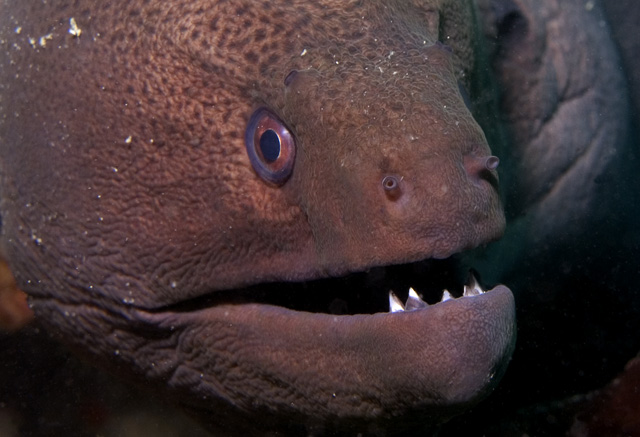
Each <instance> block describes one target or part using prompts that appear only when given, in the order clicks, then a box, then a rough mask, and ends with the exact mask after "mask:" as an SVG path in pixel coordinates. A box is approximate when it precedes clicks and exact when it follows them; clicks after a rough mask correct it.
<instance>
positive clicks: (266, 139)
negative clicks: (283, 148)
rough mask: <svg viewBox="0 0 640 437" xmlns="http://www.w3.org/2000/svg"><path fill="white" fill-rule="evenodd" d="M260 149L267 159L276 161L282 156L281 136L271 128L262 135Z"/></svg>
mask: <svg viewBox="0 0 640 437" xmlns="http://www.w3.org/2000/svg"><path fill="white" fill-rule="evenodd" d="M260 151H261V152H262V156H264V159H265V161H267V162H269V163H271V162H274V161H275V160H276V159H278V157H279V156H280V137H278V134H277V133H275V132H274V131H273V130H271V129H269V130H266V131H264V133H263V134H262V135H260Z"/></svg>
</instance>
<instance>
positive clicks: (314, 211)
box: [0, 0, 515, 432]
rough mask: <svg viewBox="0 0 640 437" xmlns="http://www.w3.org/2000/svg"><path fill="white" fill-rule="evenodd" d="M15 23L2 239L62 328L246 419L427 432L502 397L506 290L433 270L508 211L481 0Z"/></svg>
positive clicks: (65, 6)
mask: <svg viewBox="0 0 640 437" xmlns="http://www.w3.org/2000/svg"><path fill="white" fill-rule="evenodd" d="M205 3H206V4H205ZM0 16H1V17H2V18H1V22H0V24H1V28H0V32H1V35H0V36H1V38H0V40H1V41H2V44H3V46H2V54H1V56H0V61H1V62H2V68H1V69H0V72H1V74H2V77H1V78H0V83H2V84H3V86H4V87H5V88H4V89H3V97H2V98H3V100H2V101H0V106H1V108H0V109H1V113H2V117H1V120H0V138H1V147H2V153H1V155H2V160H1V163H0V170H1V176H2V180H1V186H2V187H1V196H0V198H1V204H0V207H1V214H2V219H3V223H2V224H3V235H2V236H3V244H4V246H5V250H6V252H7V253H8V254H9V257H10V259H11V263H12V267H13V269H14V270H15V272H16V276H17V278H18V280H19V282H20V286H21V287H22V288H23V289H24V290H25V291H27V292H28V293H29V294H30V296H31V305H32V307H33V309H34V311H35V313H36V315H37V317H38V318H39V319H40V320H41V321H42V323H43V324H44V325H45V326H47V327H48V328H49V329H50V330H51V332H53V333H55V334H56V335H57V336H59V337H60V338H62V339H63V340H64V341H65V342H67V343H68V344H70V345H71V346H72V347H74V348H75V349H76V350H78V352H80V353H82V354H84V355H86V356H88V357H91V358H93V359H94V360H97V361H98V362H99V363H101V364H102V365H104V366H105V367H108V368H111V369H115V370H117V371H119V372H121V373H123V374H125V375H128V376H129V377H132V378H134V379H135V380H136V381H138V382H140V381H142V382H143V383H146V384H148V385H150V386H153V387H154V388H156V389H159V390H161V391H162V392H163V393H165V394H166V395H167V396H168V397H170V398H171V399H173V400H176V401H177V402H180V403H182V404H184V405H186V406H187V407H189V408H191V409H192V410H193V411H196V412H198V413H199V414H200V415H201V417H202V418H203V420H204V421H208V422H210V423H211V424H212V425H211V426H212V427H215V426H217V424H221V423H227V424H229V423H231V425H229V426H232V427H233V428H232V429H234V430H235V431H237V432H240V431H241V430H243V429H245V428H246V430H252V429H257V428H274V429H276V428H282V427H284V428H287V427H292V426H293V427H295V426H297V425H291V423H300V424H302V425H301V426H306V427H307V428H308V429H311V430H313V429H316V430H331V429H340V430H343V431H344V430H349V429H352V430H354V431H355V430H369V431H371V430H373V429H374V428H376V429H387V430H389V429H396V430H397V429H402V427H404V426H411V425H412V424H414V425H415V424H416V423H417V424H419V426H423V427H428V426H431V425H433V424H436V423H438V422H440V421H442V420H446V419H447V418H449V417H451V416H452V415H454V414H456V413H458V412H460V411H461V410H463V409H464V408H466V407H468V406H470V405H472V404H473V403H475V402H477V401H478V400H479V399H481V398H482V397H484V396H485V395H486V394H487V393H488V392H489V391H490V390H491V389H492V388H493V387H494V385H495V384H496V382H497V380H498V379H499V377H500V376H501V374H502V373H503V371H504V369H505V367H506V363H507V362H508V360H509V357H510V355H511V352H512V350H513V343H514V339H515V323H514V301H513V296H512V294H511V292H510V291H509V290H508V289H507V288H506V287H504V286H497V287H496V288H494V289H493V290H490V291H488V292H484V291H482V290H481V289H480V287H479V286H478V285H477V283H475V282H474V281H473V280H472V281H471V282H470V283H469V284H468V285H467V286H466V287H465V288H459V289H457V292H456V287H457V285H451V284H449V285H446V286H447V287H449V289H450V290H451V291H452V293H449V292H446V293H445V294H444V296H443V295H442V288H441V285H442V284H443V283H446V282H447V281H448V280H450V278H447V277H446V275H443V274H442V273H438V271H439V270H440V267H441V266H443V265H445V264H448V263H447V261H442V260H444V259H447V258H450V257H452V256H453V255H455V254H456V253H458V252H461V251H465V250H467V249H471V248H474V247H476V246H478V245H482V244H485V243H487V242H489V241H491V240H494V239H496V238H498V237H499V236H500V235H501V234H502V232H503V228H504V224H505V222H504V216H503V212H502V207H501V204H500V200H499V195H498V190H497V185H498V177H497V173H496V166H497V164H498V160H497V158H496V157H494V156H492V154H491V152H490V150H489V147H488V145H487V140H486V138H485V136H484V134H483V132H482V130H481V128H480V127H479V126H478V124H477V123H476V122H475V121H474V119H473V117H472V115H471V112H470V110H469V109H468V108H467V105H466V104H465V99H464V98H463V94H464V93H463V92H462V91H461V90H462V88H464V87H465V86H467V87H468V86H469V85H470V84H471V80H472V79H471V78H472V76H473V70H474V68H475V62H476V61H475V60H474V54H473V45H474V43H473V40H474V35H475V34H474V30H473V11H472V10H471V6H470V3H467V2H460V1H440V2H432V1H416V2H400V1H398V2H361V1H347V2H342V1H341V2H335V1H328V0H327V1H320V2H301V1H276V2H273V1H255V0H252V1H251V2H249V1H237V2H222V1H219V2H203V1H186V0H175V1H169V2H160V1H128V2H124V1H112V2H93V1H88V0H81V1H75V2H65V1H61V2H57V3H56V5H55V7H54V6H50V5H45V4H41V2H22V3H12V4H11V5H10V6H7V5H3V6H0ZM440 41H443V42H445V43H446V45H445V44H443V43H442V42H440ZM443 278H444V279H443ZM410 287H413V288H410ZM452 287H453V288H452ZM434 289H437V290H434ZM410 290H411V291H410ZM390 291H391V293H390ZM451 294H454V295H456V294H457V295H459V296H460V295H461V296H460V297H458V298H455V299H449V297H450V295H451ZM420 295H422V297H420ZM398 296H400V297H398ZM441 299H442V300H443V301H442V302H440V300H441ZM405 301H406V304H405V303H403V302H405ZM427 302H429V303H430V305H429V304H427ZM389 309H391V310H392V311H391V312H389ZM252 415H253V417H259V418H260V422H259V423H257V422H248V421H246V420H242V419H243V418H245V417H251V416H252ZM239 418H240V419H239Z"/></svg>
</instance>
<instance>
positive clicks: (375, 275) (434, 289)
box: [163, 256, 478, 315]
mask: <svg viewBox="0 0 640 437" xmlns="http://www.w3.org/2000/svg"><path fill="white" fill-rule="evenodd" d="M472 276H473V277H475V278H477V277H478V274H477V272H475V271H471V270H470V269H469V268H466V267H465V266H463V263H462V262H461V261H460V260H459V259H458V258H457V257H456V256H453V257H450V258H447V259H444V260H436V259H428V260H423V261H419V262H414V263H409V264H400V265H391V266H384V267H374V268H371V269H368V270H367V271H363V272H356V273H350V274H348V275H346V276H343V277H337V278H323V279H315V280H310V281H304V282H271V283H264V284H257V285H252V286H249V287H245V288H240V289H233V290H220V291H215V292H212V293H209V294H207V295H204V296H200V297H197V298H194V299H190V300H187V301H183V302H180V303H177V304H173V305H170V306H169V307H165V308H163V310H171V311H173V312H190V311H195V310H199V309H202V308H207V307H212V306H218V305H223V304H232V305H241V304H248V303H253V304H256V303H257V304H268V305H274V306H278V307H284V308H287V309H290V310H295V311H304V312H311V313H324V314H334V315H352V314H375V313H381V312H389V311H390V292H393V294H395V295H396V296H397V298H398V299H399V300H400V301H401V302H406V301H407V298H408V294H409V289H410V288H413V290H415V291H416V293H417V294H418V295H419V296H420V297H421V298H422V299H423V300H424V301H425V302H427V303H428V304H435V303H438V302H440V301H441V300H442V298H443V290H447V291H448V292H449V293H450V295H451V296H452V297H459V296H462V295H463V290H464V284H470V283H473V279H471V277H472ZM445 300H446V298H445Z"/></svg>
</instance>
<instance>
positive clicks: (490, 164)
mask: <svg viewBox="0 0 640 437" xmlns="http://www.w3.org/2000/svg"><path fill="white" fill-rule="evenodd" d="M498 164H500V159H499V158H498V157H497V156H489V157H488V158H487V159H486V160H485V163H484V166H485V168H486V169H487V170H495V169H496V168H498Z"/></svg>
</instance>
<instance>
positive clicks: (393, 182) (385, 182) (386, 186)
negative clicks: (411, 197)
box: [382, 175, 402, 200]
mask: <svg viewBox="0 0 640 437" xmlns="http://www.w3.org/2000/svg"><path fill="white" fill-rule="evenodd" d="M401 180H402V178H400V177H398V176H395V175H388V176H385V177H384V178H382V189H383V190H384V193H385V194H386V195H387V197H388V198H389V200H398V198H400V196H401V195H402V188H401V187H400V181H401Z"/></svg>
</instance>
